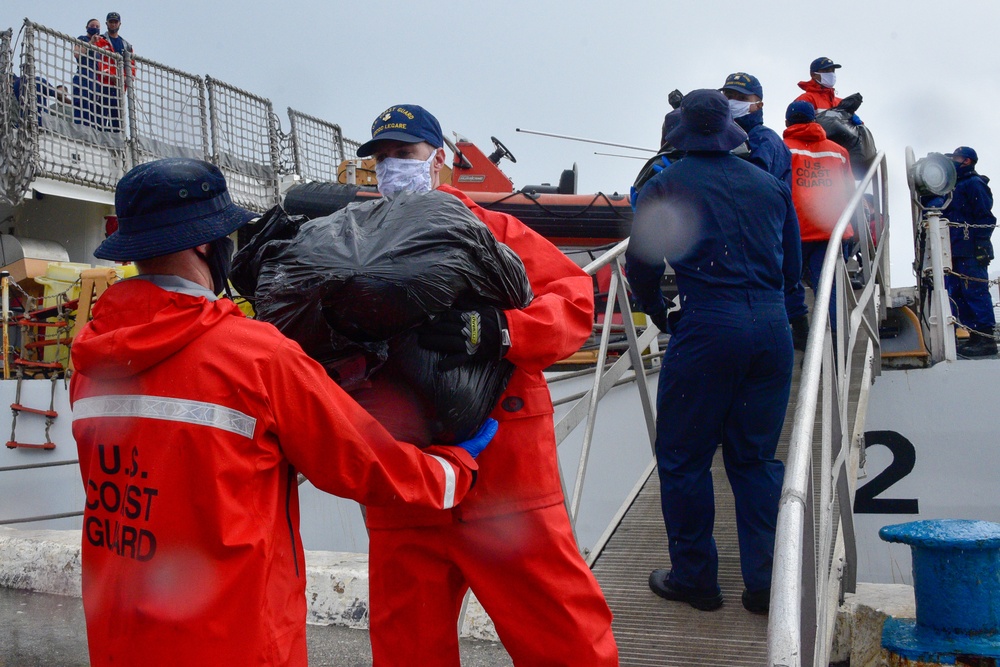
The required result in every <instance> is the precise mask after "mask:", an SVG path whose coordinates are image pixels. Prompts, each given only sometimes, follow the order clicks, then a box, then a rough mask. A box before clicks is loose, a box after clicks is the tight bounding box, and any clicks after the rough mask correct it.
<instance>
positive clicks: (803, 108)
mask: <svg viewBox="0 0 1000 667" xmlns="http://www.w3.org/2000/svg"><path fill="white" fill-rule="evenodd" d="M814 120H816V107H814V106H813V105H811V104H809V103H808V102H806V101H805V100H796V101H795V102H792V103H791V104H789V105H788V108H787V109H785V121H786V122H789V123H792V124H793V125H798V124H800V123H811V122H813V121H814Z"/></svg>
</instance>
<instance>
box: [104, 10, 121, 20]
mask: <svg viewBox="0 0 1000 667" xmlns="http://www.w3.org/2000/svg"><path fill="white" fill-rule="evenodd" d="M104 20H105V21H121V20H122V15H121V14H119V13H118V12H108V15H107V17H106V18H105V19H104Z"/></svg>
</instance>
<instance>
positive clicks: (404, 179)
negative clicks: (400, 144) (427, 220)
mask: <svg viewBox="0 0 1000 667" xmlns="http://www.w3.org/2000/svg"><path fill="white" fill-rule="evenodd" d="M436 155H437V149H434V152H432V153H431V156H430V157H429V158H427V159H426V160H411V159H408V158H396V157H387V158H385V159H383V160H382V161H381V162H379V163H378V164H376V165H375V177H376V178H377V179H378V190H379V192H381V193H382V196H383V197H392V196H393V195H394V194H396V193H397V192H404V191H411V192H430V190H431V163H433V162H434V156H436Z"/></svg>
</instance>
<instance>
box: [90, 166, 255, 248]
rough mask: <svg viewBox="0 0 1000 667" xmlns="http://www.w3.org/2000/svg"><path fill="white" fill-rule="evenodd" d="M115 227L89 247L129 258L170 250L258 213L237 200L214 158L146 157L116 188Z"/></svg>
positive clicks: (228, 230) (212, 236)
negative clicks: (116, 227) (237, 202)
mask: <svg viewBox="0 0 1000 667" xmlns="http://www.w3.org/2000/svg"><path fill="white" fill-rule="evenodd" d="M115 213H116V214H117V215H118V230H117V231H116V232H114V233H113V234H111V236H109V237H108V238H106V239H104V242H103V243H102V244H101V245H100V246H98V248H97V250H95V251H94V257H97V258H98V259H110V260H113V261H116V262H130V261H136V260H143V259H150V258H153V257H162V256H164V255H170V254H172V253H175V252H180V251H181V250H187V249H188V248H194V247H195V246H199V245H201V244H202V243H210V242H212V241H214V240H216V239H221V238H222V237H223V236H228V235H230V234H232V233H233V232H235V231H236V230H237V229H239V228H240V227H242V226H243V225H245V224H247V223H248V222H250V221H251V220H253V219H254V218H257V217H259V216H258V215H257V214H256V213H254V212H252V211H248V210H247V209H245V208H242V207H240V206H237V205H236V204H234V203H233V200H232V199H231V198H230V196H229V190H228V189H227V188H226V178H225V177H224V176H223V175H222V172H221V171H219V168H218V167H216V166H215V165H214V164H209V163H208V162H204V161H202V160H193V159H190V158H167V159H165V160H155V161H153V162H146V163H144V164H140V165H138V166H137V167H134V168H133V169H131V170H130V171H129V172H128V173H127V174H125V175H124V176H123V177H122V179H121V180H120V181H118V187H117V189H116V190H115Z"/></svg>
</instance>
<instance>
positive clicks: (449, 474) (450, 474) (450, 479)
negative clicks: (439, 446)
mask: <svg viewBox="0 0 1000 667" xmlns="http://www.w3.org/2000/svg"><path fill="white" fill-rule="evenodd" d="M429 456H430V457H431V458H432V459H434V460H435V461H437V462H438V463H440V464H441V467H442V468H444V502H443V504H442V506H441V509H443V510H450V509H451V508H452V507H454V506H455V469H454V468H452V467H451V464H450V463H448V462H447V461H445V460H444V459H443V458H441V457H440V456H434V455H433V454H430V455H429Z"/></svg>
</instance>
